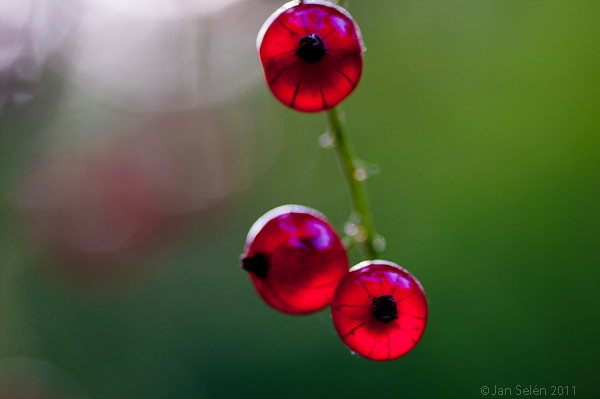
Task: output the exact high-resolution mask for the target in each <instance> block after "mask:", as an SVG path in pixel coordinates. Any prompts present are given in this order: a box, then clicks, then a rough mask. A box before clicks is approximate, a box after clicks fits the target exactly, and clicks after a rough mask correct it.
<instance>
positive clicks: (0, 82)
mask: <svg viewBox="0 0 600 399" xmlns="http://www.w3.org/2000/svg"><path fill="white" fill-rule="evenodd" d="M9 3H10V4H8V5H7V3H3V5H0V21H2V25H0V29H1V31H3V32H9V34H3V35H0V115H1V113H2V112H3V110H2V107H3V106H4V107H7V106H9V107H14V106H17V107H20V106H26V105H27V103H28V102H38V103H41V104H42V106H46V107H52V109H53V110H54V111H53V112H52V114H51V117H50V118H48V119H47V120H45V121H44V124H43V126H41V128H39V129H38V131H36V132H35V133H34V134H33V138H32V140H30V141H28V142H27V144H26V145H25V147H24V148H22V149H21V152H20V155H19V157H18V161H17V164H18V168H17V169H18V171H17V173H16V176H17V178H15V179H14V180H16V183H15V184H14V186H15V187H14V189H13V190H12V193H11V195H10V198H11V200H12V202H13V203H14V205H15V206H16V207H17V208H18V209H19V210H20V214H21V215H22V218H21V219H22V221H23V226H24V231H25V232H26V236H27V237H28V238H27V240H29V241H30V242H31V244H32V247H31V248H33V249H34V250H32V254H34V256H35V259H36V261H35V263H36V264H39V265H41V266H42V267H46V266H49V265H52V266H54V267H52V268H46V269H51V270H58V271H60V273H59V274H63V275H65V276H69V277H72V276H75V277H77V279H80V278H83V279H85V280H88V281H92V282H93V281H100V280H107V279H108V280H112V279H115V278H120V277H121V276H124V275H128V276H132V275H133V276H136V275H138V274H139V275H141V274H143V273H141V271H142V270H143V269H144V268H146V267H147V266H146V265H147V264H148V263H149V261H148V258H152V257H153V256H154V254H155V253H156V251H160V250H161V249H162V248H168V246H169V245H170V244H171V243H172V242H174V241H176V240H177V238H179V237H182V235H183V234H185V231H186V229H185V226H186V223H185V221H186V220H189V219H190V217H189V216H190V215H198V214H201V213H203V212H207V211H208V212H209V213H211V214H215V212H214V209H222V208H223V207H224V206H225V207H226V206H227V203H226V202H223V201H224V200H225V199H227V198H228V197H231V195H233V194H235V193H238V192H239V191H240V190H243V189H244V188H246V187H247V186H248V185H249V184H251V183H252V181H254V180H256V179H257V178H258V177H259V176H260V175H261V174H262V173H263V172H264V171H265V170H266V169H267V168H268V167H269V165H270V164H271V162H272V161H273V160H274V158H275V156H276V154H277V151H278V143H279V131H278V126H279V124H278V121H277V116H276V113H274V112H270V108H271V103H270V99H268V97H265V96H264V95H263V94H262V93H261V92H260V91H257V90H256V84H257V83H258V82H259V81H260V70H259V66H258V61H257V58H256V57H257V56H256V51H255V46H254V40H255V39H254V38H255V36H256V32H255V29H256V26H260V21H262V20H263V19H264V18H266V16H267V15H268V13H269V12H270V11H271V9H272V4H271V3H269V2H264V1H255V0H227V1H220V2H216V1H201V0H152V1H150V0H149V1H141V0H140V1H127V2H122V1H116V0H80V1H77V0H69V1H63V0H24V1H23V2H16V1H9ZM40 21H46V22H45V23H41V22H40ZM49 21H52V23H50V22H49ZM57 26H58V27H59V29H57V28H56V27H57ZM57 57H58V58H60V59H61V60H62V61H61V63H59V64H54V63H53V61H52V60H53V59H55V58H57ZM24 60H25V61H24ZM23 65H28V68H29V69H28V71H30V73H29V74H25V73H24V72H23V70H24V69H23V68H22V66H23ZM48 69H54V75H53V76H56V75H59V76H61V81H62V82H63V84H62V86H61V88H60V90H61V93H60V96H59V97H58V99H59V100H58V102H57V103H53V104H47V105H44V104H45V103H44V101H45V98H47V97H46V92H45V90H48V87H49V86H48V82H46V81H44V74H43V71H45V70H48ZM31 71H33V72H31ZM34 72H35V73H34ZM24 82H25V83H26V84H25V83H24ZM21 87H26V88H27V89H28V91H27V96H25V95H23V94H22V93H21V92H19V91H18V90H16V89H15V88H21ZM25 110H26V111H27V108H25ZM217 214H218V212H217Z"/></svg>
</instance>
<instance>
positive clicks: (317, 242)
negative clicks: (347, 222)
mask: <svg viewBox="0 0 600 399" xmlns="http://www.w3.org/2000/svg"><path fill="white" fill-rule="evenodd" d="M348 265H349V263H348V257H347V255H346V250H345V249H344V246H343V244H342V242H341V240H340V239H339V237H338V235H337V234H336V232H335V230H334V228H333V226H331V224H330V223H329V222H328V221H327V219H325V217H324V216H323V215H322V214H320V213H319V212H317V211H315V210H314V209H310V208H307V207H304V206H300V205H284V206H280V207H278V208H275V209H273V210H271V211H269V212H267V213H266V214H265V215H264V216H262V217H261V218H260V219H258V220H257V221H256V223H254V225H253V226H252V228H251V229H250V232H249V233H248V238H247V239H246V247H245V250H244V254H243V255H242V256H241V267H242V269H244V270H245V271H247V272H248V274H249V275H250V278H251V279H252V282H253V283H254V287H255V288H256V291H257V292H258V294H259V295H260V296H261V298H262V299H263V300H264V301H265V302H266V303H267V304H269V305H271V306H272V307H274V308H275V309H277V310H279V311H281V312H284V313H289V314H306V313H311V312H315V311H317V310H320V309H322V308H324V307H326V306H327V305H329V304H330V303H331V300H332V298H333V294H334V293H335V289H336V288H337V286H338V283H339V282H340V280H341V279H342V278H343V277H344V276H346V275H347V274H348Z"/></svg>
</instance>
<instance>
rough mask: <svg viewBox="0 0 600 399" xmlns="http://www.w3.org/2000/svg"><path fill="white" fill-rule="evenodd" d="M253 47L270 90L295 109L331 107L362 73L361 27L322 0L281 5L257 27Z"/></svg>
mask: <svg viewBox="0 0 600 399" xmlns="http://www.w3.org/2000/svg"><path fill="white" fill-rule="evenodd" d="M256 47H257V49H258V52H259V57H260V61H261V64H262V67H263V72H264V77H265V80H266V82H267V85H268V86H269V89H270V90H271V92H272V93H273V95H274V96H275V97H276V98H277V99H278V100H279V101H280V102H281V103H283V104H284V105H286V106H288V107H290V108H292V109H295V110H297V111H303V112H319V111H324V110H327V109H330V108H333V107H335V106H336V105H337V104H339V103H340V102H341V101H342V100H344V99H345V98H346V97H348V95H350V93H352V91H353V90H354V89H355V88H356V86H357V85H358V82H359V80H360V77H361V74H362V68H363V51H364V46H363V42H362V37H361V34H360V30H359V28H358V26H357V25H356V23H355V22H354V20H353V19H352V17H351V16H350V14H348V12H347V11H346V10H344V9H343V8H341V7H339V6H336V5H334V4H332V3H329V2H326V1H319V0H312V1H304V2H301V3H298V1H291V2H289V3H287V4H285V5H283V6H282V7H281V8H280V9H279V10H277V11H276V12H275V13H274V14H273V15H271V17H269V19H267V21H266V22H265V24H264V25H263V27H262V28H261V30H260V32H259V34H258V38H257V42H256Z"/></svg>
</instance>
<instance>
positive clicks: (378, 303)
mask: <svg viewBox="0 0 600 399" xmlns="http://www.w3.org/2000/svg"><path fill="white" fill-rule="evenodd" d="M373 314H374V315H375V317H377V318H378V319H379V320H381V321H384V322H386V323H389V322H390V321H392V320H396V319H397V318H398V308H397V307H396V301H395V300H394V298H392V296H391V295H381V296H379V297H375V298H373Z"/></svg>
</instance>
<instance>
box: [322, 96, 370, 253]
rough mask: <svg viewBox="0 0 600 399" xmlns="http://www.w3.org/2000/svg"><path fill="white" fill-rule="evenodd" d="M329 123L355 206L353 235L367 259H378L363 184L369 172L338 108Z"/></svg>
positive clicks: (351, 221) (331, 115)
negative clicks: (355, 151)
mask: <svg viewBox="0 0 600 399" xmlns="http://www.w3.org/2000/svg"><path fill="white" fill-rule="evenodd" d="M327 122H328V124H329V134H331V135H332V138H333V143H332V144H333V146H334V147H335V152H336V155H337V159H338V162H339V164H340V168H341V169H342V174H343V175H344V177H345V178H346V182H347V183H348V189H349V191H350V202H351V206H352V216H351V217H350V223H353V224H354V225H356V227H357V232H356V234H355V235H354V236H353V237H354V241H355V242H356V244H357V246H358V248H359V250H360V252H361V253H362V256H363V258H364V259H365V260H373V259H377V258H378V257H379V251H378V250H377V248H376V246H375V240H376V238H377V234H376V233H375V228H374V226H373V216H372V214H371V211H370V209H369V203H368V199H367V187H366V184H365V182H364V180H365V178H366V171H365V170H364V169H363V168H361V167H360V166H359V165H358V163H359V161H358V159H357V157H356V155H355V153H354V148H353V146H352V143H351V142H350V139H349V137H348V134H347V133H346V127H345V125H344V123H343V121H342V118H341V117H340V113H339V111H338V108H337V107H334V108H331V109H330V110H328V111H327Z"/></svg>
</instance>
